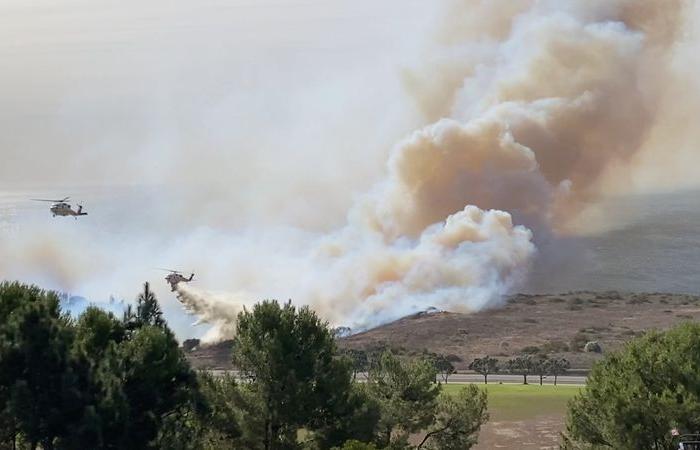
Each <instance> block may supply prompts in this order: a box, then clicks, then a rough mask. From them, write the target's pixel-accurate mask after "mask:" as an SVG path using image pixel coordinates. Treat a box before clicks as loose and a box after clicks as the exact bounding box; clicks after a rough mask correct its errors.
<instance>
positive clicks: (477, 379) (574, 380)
mask: <svg viewBox="0 0 700 450" xmlns="http://www.w3.org/2000/svg"><path fill="white" fill-rule="evenodd" d="M211 372H212V373H213V374H214V375H216V376H221V375H223V374H224V373H226V372H227V371H225V370H212V371H211ZM229 373H234V374H235V371H231V372H229ZM357 378H358V380H361V381H362V380H364V379H365V378H366V374H364V373H361V374H358V375H357ZM527 381H528V383H530V384H538V383H539V382H540V378H539V377H537V376H534V375H529V376H528V377H527ZM448 382H449V383H483V382H484V377H483V376H481V375H478V374H474V373H456V374H453V375H451V376H450V377H449V379H448ZM522 382H523V377H522V375H504V374H495V375H489V384H498V383H504V384H522ZM543 382H544V384H554V377H547V378H545V379H544V380H543ZM557 384H568V385H577V386H583V385H585V384H586V377H583V376H578V375H561V376H559V377H558V378H557Z"/></svg>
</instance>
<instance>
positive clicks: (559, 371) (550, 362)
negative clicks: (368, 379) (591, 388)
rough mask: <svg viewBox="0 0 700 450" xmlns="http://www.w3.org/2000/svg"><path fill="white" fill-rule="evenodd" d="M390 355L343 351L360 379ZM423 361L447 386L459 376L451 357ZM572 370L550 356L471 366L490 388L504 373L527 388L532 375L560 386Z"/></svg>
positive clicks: (433, 355)
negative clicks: (490, 380)
mask: <svg viewBox="0 0 700 450" xmlns="http://www.w3.org/2000/svg"><path fill="white" fill-rule="evenodd" d="M386 351H387V350H386V349H384V348H381V347H378V348H374V349H370V350H363V349H354V348H350V349H345V350H343V353H344V354H345V355H347V357H348V358H349V359H350V361H351V362H352V370H353V378H356V377H357V375H358V374H359V373H364V372H367V371H371V370H372V368H373V366H374V365H375V364H376V362H377V361H378V360H379V359H380V358H381V355H382V354H383V353H384V352H386ZM419 357H420V358H421V359H424V360H426V361H428V362H430V363H431V364H432V365H433V369H434V370H435V373H436V374H437V375H439V377H440V380H441V381H444V382H445V383H447V382H448V381H449V378H450V376H451V375H453V374H454V373H456V372H457V370H456V369H455V366H454V364H453V362H454V361H455V359H454V357H451V356H450V355H442V354H439V353H433V352H428V351H424V352H423V353H422V354H421V355H420V356H419ZM570 367H571V365H570V363H569V361H568V360H566V358H558V357H554V358H552V357H549V355H546V354H536V355H521V356H516V357H514V358H511V359H509V360H507V361H504V362H501V361H499V360H498V359H496V358H493V357H490V356H484V357H482V358H476V359H474V360H473V361H472V362H471V363H470V364H469V370H472V371H474V372H476V373H478V374H480V375H482V376H483V377H484V384H488V377H489V375H493V374H498V373H503V374H510V375H521V376H522V377H523V384H528V378H527V377H528V376H530V375H534V376H537V377H538V378H539V383H540V384H543V380H544V378H546V377H549V376H551V377H553V378H554V385H556V384H557V381H558V377H559V376H560V375H564V374H565V373H566V372H567V371H568V370H569V368H570Z"/></svg>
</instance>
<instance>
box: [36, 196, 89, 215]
mask: <svg viewBox="0 0 700 450" xmlns="http://www.w3.org/2000/svg"><path fill="white" fill-rule="evenodd" d="M69 199H70V197H65V198H62V199H61V200H46V199H43V198H33V199H32V200H33V201H35V202H51V203H53V205H51V209H50V210H51V214H52V215H53V217H56V216H73V217H75V219H76V220H77V219H78V216H87V213H86V212H83V205H78V209H77V210H73V208H71V206H70V204H68V203H66V202H67V201H68V200H69Z"/></svg>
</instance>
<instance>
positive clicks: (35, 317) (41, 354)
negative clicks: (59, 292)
mask: <svg viewBox="0 0 700 450" xmlns="http://www.w3.org/2000/svg"><path fill="white" fill-rule="evenodd" d="M152 300H153V301H155V297H153V298H152ZM155 306H156V307H157V303H156V305H155ZM130 325H131V322H125V321H120V320H118V319H116V318H115V317H114V316H113V315H112V314H110V313H106V312H104V311H101V310H99V309H97V308H95V307H90V308H88V309H87V310H86V311H85V312H84V313H83V314H82V315H81V317H80V318H79V319H78V320H77V321H73V320H71V319H69V318H68V317H66V316H63V315H62V314H61V311H60V307H59V302H58V297H57V296H56V294H54V293H51V292H44V291H41V290H40V289H38V288H35V287H31V286H25V285H20V284H16V283H13V284H7V283H4V284H0V412H1V416H0V418H2V419H3V420H2V421H0V422H1V423H3V424H4V425H5V427H6V429H5V430H3V433H2V434H3V435H4V436H6V437H7V438H8V442H9V443H10V444H11V446H14V445H16V444H21V446H22V447H28V448H31V449H35V448H37V447H41V448H42V449H47V450H49V449H75V448H96V449H99V448H110V449H152V448H162V447H163V446H162V445H160V443H159V442H158V436H159V433H160V431H161V429H162V427H163V425H164V424H165V423H166V422H167V421H168V420H169V418H170V417H173V416H175V415H176V414H177V413H178V412H179V411H184V410H186V409H189V410H196V409H197V408H195V407H194V406H193V404H194V403H195V400H196V398H197V384H196V379H195V375H194V373H193V372H192V371H191V369H190V368H189V365H188V364H187V362H186V360H185V359H184V356H183V354H182V353H181V351H180V349H179V348H178V345H177V342H176V340H175V338H174V336H173V335H172V333H171V332H170V330H169V329H168V328H167V326H166V325H165V323H164V322H163V323H162V324H161V325H160V326H155V325H149V324H141V325H140V326H138V327H135V328H133V327H130Z"/></svg>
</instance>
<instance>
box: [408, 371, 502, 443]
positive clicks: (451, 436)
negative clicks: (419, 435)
mask: <svg viewBox="0 0 700 450" xmlns="http://www.w3.org/2000/svg"><path fill="white" fill-rule="evenodd" d="M487 404H488V402H487V395H486V391H485V390H482V389H479V388H478V387H476V386H475V385H473V384H470V385H468V386H465V387H464V388H462V389H461V390H460V391H459V393H458V394H457V395H454V396H453V395H449V394H446V393H442V394H441V395H440V397H439V401H438V405H437V408H436V411H435V420H434V423H433V424H432V425H431V426H430V427H428V428H427V429H426V430H425V436H424V437H423V440H422V441H421V442H420V443H419V444H418V446H417V448H419V449H421V448H426V449H434V450H462V449H469V448H471V447H473V446H474V445H476V443H477V438H478V434H479V430H480V429H481V425H483V424H484V423H486V422H487V421H488V418H489V416H488V413H487Z"/></svg>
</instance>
